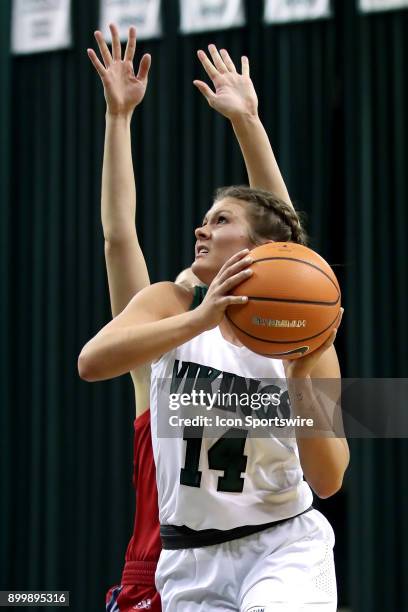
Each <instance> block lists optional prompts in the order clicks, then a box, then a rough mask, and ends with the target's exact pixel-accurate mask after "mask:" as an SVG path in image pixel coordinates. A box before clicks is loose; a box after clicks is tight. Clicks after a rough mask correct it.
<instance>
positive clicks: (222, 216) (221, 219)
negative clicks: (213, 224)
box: [217, 215, 228, 223]
mask: <svg viewBox="0 0 408 612" xmlns="http://www.w3.org/2000/svg"><path fill="white" fill-rule="evenodd" d="M227 221H228V219H227V217H224V215H220V216H219V217H218V219H217V223H227Z"/></svg>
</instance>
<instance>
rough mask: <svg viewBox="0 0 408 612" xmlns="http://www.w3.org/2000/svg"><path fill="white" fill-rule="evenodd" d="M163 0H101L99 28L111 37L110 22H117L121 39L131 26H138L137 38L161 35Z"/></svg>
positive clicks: (126, 34)
mask: <svg viewBox="0 0 408 612" xmlns="http://www.w3.org/2000/svg"><path fill="white" fill-rule="evenodd" d="M160 9H161V0H101V5H100V15H101V17H100V24H99V29H100V30H101V32H103V34H104V36H105V38H107V39H110V31H109V27H108V26H109V24H110V23H116V25H117V26H118V28H119V35H120V39H121V40H123V41H124V40H127V37H128V32H129V26H132V25H133V26H136V32H137V34H136V35H137V39H138V40H143V39H146V38H157V37H158V36H161V33H162V27H161V11H160Z"/></svg>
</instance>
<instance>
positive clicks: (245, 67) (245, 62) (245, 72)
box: [241, 55, 250, 77]
mask: <svg viewBox="0 0 408 612" xmlns="http://www.w3.org/2000/svg"><path fill="white" fill-rule="evenodd" d="M241 71H242V76H247V77H249V75H250V71H249V59H248V58H247V56H246V55H243V56H242V57H241Z"/></svg>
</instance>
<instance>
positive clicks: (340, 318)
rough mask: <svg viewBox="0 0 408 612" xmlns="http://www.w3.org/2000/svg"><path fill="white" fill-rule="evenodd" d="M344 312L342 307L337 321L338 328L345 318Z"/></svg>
mask: <svg viewBox="0 0 408 612" xmlns="http://www.w3.org/2000/svg"><path fill="white" fill-rule="evenodd" d="M343 313H344V308H340V312H339V316H338V319H337V323H336V329H339V327H340V325H341V321H342V319H343Z"/></svg>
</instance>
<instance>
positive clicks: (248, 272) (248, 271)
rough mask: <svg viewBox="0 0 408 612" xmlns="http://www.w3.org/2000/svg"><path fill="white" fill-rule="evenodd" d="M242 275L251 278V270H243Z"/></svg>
mask: <svg viewBox="0 0 408 612" xmlns="http://www.w3.org/2000/svg"><path fill="white" fill-rule="evenodd" d="M244 274H247V275H248V276H251V274H252V270H251V268H248V269H247V270H244Z"/></svg>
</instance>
